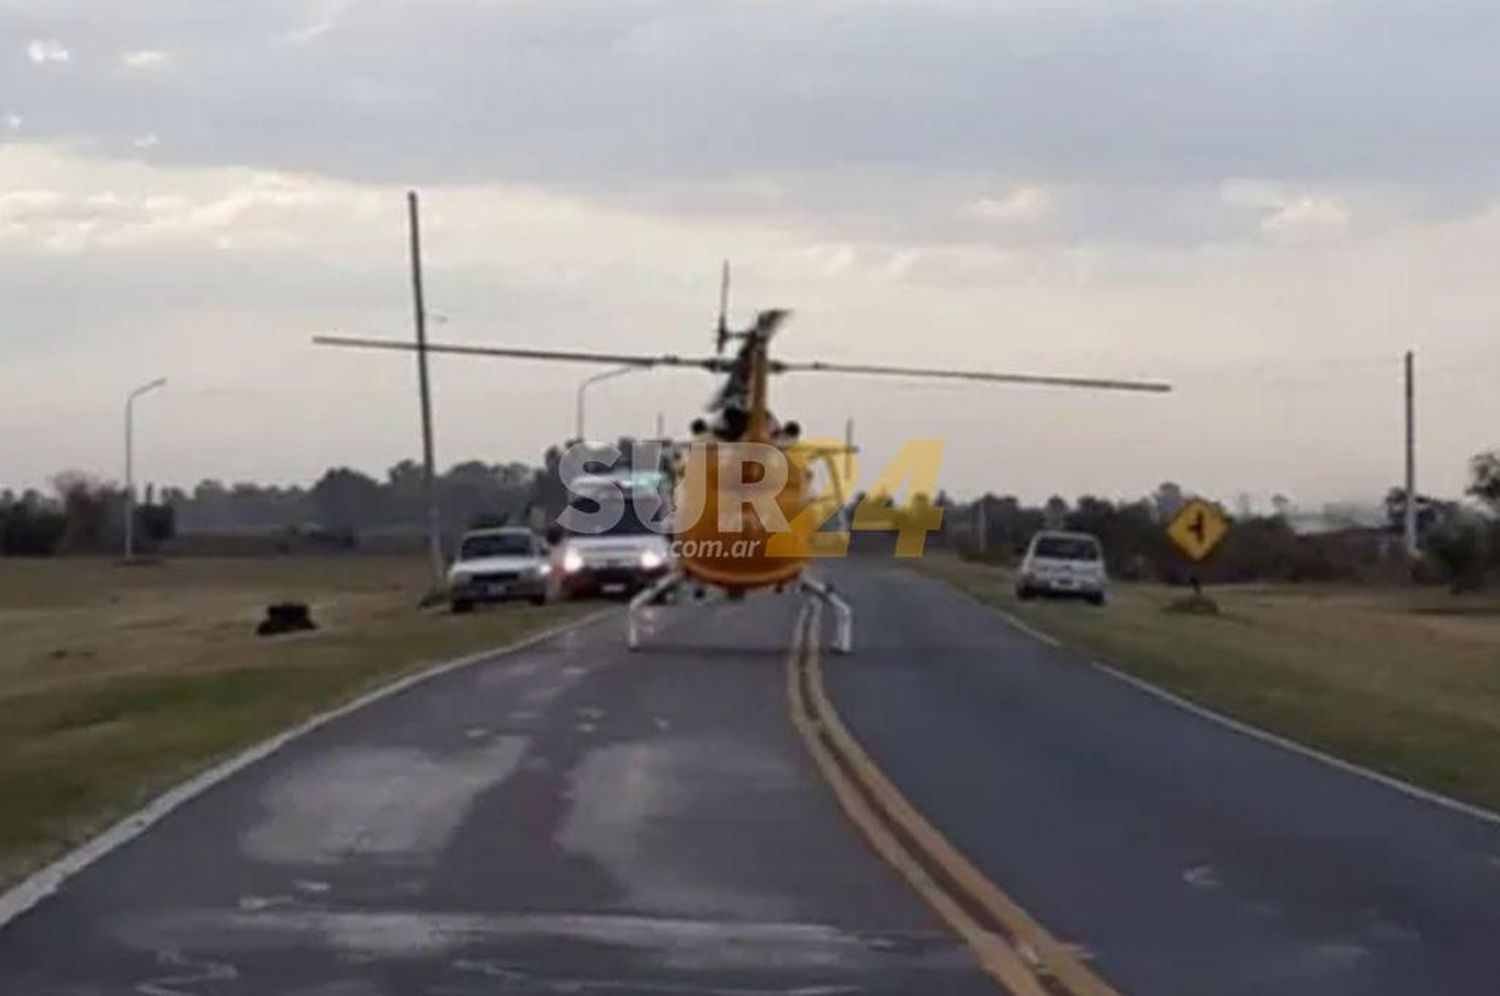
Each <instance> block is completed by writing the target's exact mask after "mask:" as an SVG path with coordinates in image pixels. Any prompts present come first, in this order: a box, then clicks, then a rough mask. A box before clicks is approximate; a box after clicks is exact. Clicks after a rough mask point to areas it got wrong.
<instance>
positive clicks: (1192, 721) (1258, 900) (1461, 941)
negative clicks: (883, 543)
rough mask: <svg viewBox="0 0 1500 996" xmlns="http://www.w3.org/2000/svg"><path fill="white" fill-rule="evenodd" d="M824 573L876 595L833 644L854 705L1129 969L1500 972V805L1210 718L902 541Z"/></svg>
mask: <svg viewBox="0 0 1500 996" xmlns="http://www.w3.org/2000/svg"><path fill="white" fill-rule="evenodd" d="M827 573H828V574H829V575H830V576H831V577H832V578H833V579H834V580H835V581H836V582H837V583H838V585H839V587H840V588H841V589H842V590H843V591H844V592H845V594H847V595H848V596H849V597H850V598H851V600H852V601H853V602H854V604H855V605H857V606H858V610H859V615H858V621H857V633H858V640H859V646H858V651H857V653H856V654H855V655H854V656H852V657H849V658H837V657H828V656H826V655H825V658H824V668H825V670H826V671H827V681H828V687H829V690H830V693H831V695H832V698H833V700H834V702H835V703H836V704H837V706H838V708H839V710H840V712H841V713H842V715H843V718H844V720H845V722H846V723H847V724H848V725H849V726H850V727H851V728H852V729H853V731H854V733H855V734H856V736H858V737H859V738H860V740H861V741H862V742H863V744H864V745H865V747H866V749H867V750H869V752H870V753H871V754H872V755H873V757H874V758H875V760H876V761H877V762H878V763H879V765H880V767H881V768H882V769H883V770H884V771H885V773H886V774H887V775H888V776H889V777H891V778H892V779H893V780H894V781H895V782H896V783H897V784H898V785H899V786H900V787H901V788H902V790H903V791H904V793H905V794H906V795H907V796H908V798H909V799H910V800H911V801H912V802H913V803H915V804H916V806H917V808H918V809H919V810H921V811H922V812H923V814H924V815H925V816H926V817H927V818H928V819H929V820H931V821H932V822H934V823H935V824H936V825H937V826H938V827H940V828H941V829H942V830H943V831H944V833H945V834H946V835H947V836H948V837H949V839H950V840H952V841H953V842H954V843H955V844H956V845H958V847H959V848H960V850H962V851H963V852H964V853H966V854H967V856H968V857H969V858H970V859H971V860H972V861H974V863H975V864H977V865H979V866H980V867H981V868H982V869H983V870H984V871H985V873H986V874H987V875H988V876H989V877H990V878H991V879H992V880H993V881H995V882H996V883H998V884H999V885H1000V886H1001V887H1002V888H1003V889H1004V890H1005V891H1006V892H1007V893H1008V894H1009V895H1010V896H1011V898H1013V899H1015V900H1017V901H1019V902H1020V903H1021V905H1022V906H1024V907H1025V908H1026V909H1027V910H1029V911H1030V912H1031V913H1032V914H1033V915H1034V916H1035V917H1036V918H1037V919H1039V920H1040V921H1041V923H1042V924H1044V925H1045V926H1046V927H1047V928H1049V929H1050V930H1051V932H1052V933H1053V934H1054V935H1056V936H1058V937H1059V938H1060V939H1061V940H1064V941H1068V942H1073V943H1077V944H1080V945H1082V946H1083V947H1084V948H1085V949H1086V950H1087V951H1089V952H1090V953H1092V955H1093V957H1094V961H1093V967H1094V968H1095V969H1096V970H1097V971H1098V972H1099V973H1100V974H1101V975H1102V976H1103V977H1104V978H1106V979H1107V980H1109V982H1111V983H1112V984H1113V985H1115V986H1116V987H1118V988H1120V989H1121V990H1123V991H1125V992H1128V993H1137V994H1155V996H1175V994H1181V996H1204V994H1214V996H1234V994H1257V996H1261V994H1317V996H1336V994H1349V996H1355V994H1358V996H1380V994H1392V996H1395V994H1400V996H1416V994H1428V993H1431V994H1444V996H1449V994H1460V993H1475V994H1486V996H1493V994H1495V993H1497V992H1500V826H1496V825H1494V824H1491V823H1486V822H1483V821H1481V820H1479V819H1476V818H1474V817H1471V816H1466V815H1464V814H1461V813H1456V812H1453V811H1451V810H1448V809H1444V808H1441V807H1439V806H1437V805H1434V804H1432V803H1430V802H1426V801H1422V800H1419V799H1415V798H1413V797H1411V796H1408V795H1405V794H1403V793H1401V792H1398V791H1396V790H1395V789H1392V788H1390V787H1388V786H1385V785H1381V784H1378V783H1375V782H1372V781H1369V780H1367V779H1363V778H1360V777H1357V776H1355V775H1352V774H1348V773H1345V772H1341V771H1339V770H1336V769H1334V768H1332V767H1329V766H1328V765H1325V764H1322V763H1320V762H1318V761H1316V760H1314V759H1311V758H1308V757H1306V756H1303V755H1301V754H1296V753H1292V752H1290V751H1287V750H1283V749H1280V748H1278V747H1276V746H1274V745H1271V744H1267V743H1264V742H1262V741H1259V740H1256V739H1253V738H1251V737H1248V736H1246V735H1244V734H1241V733H1237V732H1235V731H1233V730H1230V729H1227V728H1225V727H1223V726H1220V725H1217V724H1214V723H1211V722H1209V721H1207V720H1205V719H1203V718H1201V717H1199V716H1196V715H1193V714H1191V713H1188V712H1186V711H1184V710H1182V709H1179V708H1177V707H1175V706H1173V705H1171V704H1169V703H1166V702H1163V701H1161V700H1160V699H1158V698H1155V697H1152V696H1150V695H1148V694H1146V693H1145V692H1142V691H1141V690H1139V689H1137V688H1134V687H1132V686H1130V685H1128V684H1126V683H1124V682H1122V681H1120V680H1118V679H1115V678H1112V677H1110V676H1108V675H1107V674H1105V673H1104V672H1102V671H1100V670H1098V669H1095V668H1093V667H1092V666H1091V665H1090V663H1089V662H1088V661H1087V660H1085V659H1080V658H1079V657H1077V656H1076V655H1074V654H1071V653H1069V652H1068V651H1065V650H1062V649H1059V648H1054V647H1050V646H1047V645H1045V644H1043V643H1041V642H1039V641H1037V640H1036V639H1034V638H1032V637H1031V636H1028V635H1027V634H1025V633H1023V632H1021V631H1019V630H1018V629H1016V628H1014V627H1012V626H1011V625H1010V624H1008V623H1007V622H1006V621H1005V619H1004V618H1003V617H1002V616H1000V615H999V614H998V613H996V612H994V611H993V610H991V609H988V608H986V607H984V606H981V605H978V604H976V603H975V602H973V601H970V600H969V599H967V598H965V597H963V596H959V595H957V594H955V593H954V592H953V591H952V590H951V589H949V588H948V587H946V586H945V585H943V584H942V583H941V582H939V581H935V580H931V579H927V578H924V577H920V576H917V575H915V574H914V573H912V572H909V571H906V570H904V569H902V568H900V567H897V566H893V565H890V563H889V561H886V562H884V564H883V565H880V566H875V565H873V564H865V565H852V564H850V565H830V567H829V568H828V569H827ZM1077 611H1080V612H1090V611H1100V610H1097V609H1091V608H1089V607H1087V606H1082V605H1080V606H1078V607H1077ZM1103 611H1108V610H1107V609H1105V610H1103Z"/></svg>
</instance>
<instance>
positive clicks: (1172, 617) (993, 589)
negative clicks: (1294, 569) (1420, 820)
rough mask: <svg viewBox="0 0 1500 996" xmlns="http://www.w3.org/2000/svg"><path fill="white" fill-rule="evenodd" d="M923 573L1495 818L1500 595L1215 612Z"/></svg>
mask: <svg viewBox="0 0 1500 996" xmlns="http://www.w3.org/2000/svg"><path fill="white" fill-rule="evenodd" d="M920 569H922V570H924V571H926V572H928V573H931V574H934V575H937V576H938V577H941V578H944V579H946V580H948V581H949V582H951V583H952V584H954V585H956V586H958V587H959V588H961V589H963V590H964V591H967V592H969V593H970V594H972V595H974V596H976V597H978V598H980V599H981V600H983V601H987V602H990V603H993V604H995V605H998V606H1000V607H1002V608H1004V609H1006V610H1007V611H1009V612H1011V613H1013V614H1014V615H1015V616H1016V617H1017V618H1020V619H1022V620H1023V621H1025V622H1027V623H1028V624H1030V625H1032V626H1035V627H1036V628H1038V629H1040V630H1042V631H1044V632H1047V633H1049V634H1051V635H1053V636H1055V637H1057V638H1058V639H1060V640H1062V641H1063V643H1064V644H1066V645H1068V646H1070V647H1074V648H1077V649H1079V650H1082V651H1083V652H1085V653H1087V654H1089V655H1092V656H1093V657H1096V658H1098V659H1100V660H1104V661H1107V662H1108V663H1110V664H1113V665H1115V666H1116V667H1119V668H1120V669H1121V670H1124V671H1127V672H1129V673H1131V674H1134V675H1137V676H1139V677H1141V678H1144V679H1146V680H1148V681H1150V682H1152V683H1154V684H1156V685H1158V686H1160V687H1162V688H1166V689H1169V690H1171V691H1174V692H1177V693H1178V694H1181V695H1184V696H1186V697H1188V698H1191V699H1193V700H1195V701H1197V702H1200V703H1202V704H1204V705H1207V706H1210V707H1212V708H1214V709H1216V710H1218V711H1220V712H1224V713H1227V714H1229V715H1231V716H1234V717H1236V718H1239V719H1242V720H1246V721H1248V722H1251V723H1253V724H1255V725H1257V726H1260V727H1262V728H1264V729H1267V730H1271V731H1274V732H1276V733H1280V734H1282V735H1285V736H1288V737H1291V738H1292V739H1294V740H1297V741H1299V742H1301V743H1304V744H1308V745H1310V746H1315V747H1319V748H1322V749H1324V750H1327V751H1329V752H1330V753H1333V754H1336V755H1338V756H1340V757H1344V758H1347V759H1349V760H1352V761H1357V762H1359V763H1361V764H1364V765H1367V766H1369V767H1372V768H1375V769H1377V770H1380V771H1384V772H1387V773H1389V774H1393V775H1396V776H1397V777H1400V778H1403V779H1406V780H1408V781H1411V782H1414V783H1416V784H1419V785H1423V786H1425V787H1428V788H1432V789H1436V790H1438V791H1441V792H1445V793H1448V794H1451V795H1454V796H1456V797H1459V798H1462V799H1467V800H1470V801H1473V802H1477V803H1479V804H1481V805H1484V806H1486V807H1488V808H1490V809H1493V810H1497V811H1500V598H1497V597H1495V596H1493V595H1488V596H1485V595H1465V596H1459V597H1455V596H1452V595H1449V594H1447V593H1446V592H1444V591H1442V590H1433V589H1396V588H1391V589H1378V588H1373V589H1372V588H1341V587H1326V586H1293V585H1267V586H1236V587H1227V588H1220V589H1211V590H1210V591H1209V594H1211V595H1212V596H1213V597H1214V598H1215V599H1216V600H1217V601H1218V603H1219V605H1220V607H1221V609H1222V614H1221V615H1219V616H1217V617H1214V616H1195V615H1185V614H1181V613H1173V612H1167V611H1164V609H1165V607H1166V606H1167V604H1168V603H1170V602H1172V601H1173V600H1175V599H1178V598H1181V597H1182V595H1183V594H1184V592H1183V590H1182V589H1177V588H1166V587H1163V586H1160V585H1147V584H1117V585H1116V586H1115V588H1114V590H1113V592H1112V599H1113V600H1112V602H1111V604H1110V605H1109V606H1108V607H1107V608H1104V609H1093V608H1089V607H1088V606H1085V605H1082V604H1075V603H1039V602H1024V603H1023V602H1021V601H1020V600H1018V599H1017V598H1016V597H1015V594H1014V592H1013V590H1012V578H1011V575H1010V574H1009V573H1008V572H1007V571H1004V570H1002V569H999V568H995V567H991V566H984V565H979V564H974V563H968V562H963V561H960V560H957V559H956V558H952V557H931V558H927V559H925V560H924V561H922V562H921V568H920Z"/></svg>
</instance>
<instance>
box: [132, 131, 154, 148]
mask: <svg viewBox="0 0 1500 996" xmlns="http://www.w3.org/2000/svg"><path fill="white" fill-rule="evenodd" d="M130 144H131V145H133V146H135V147H136V148H137V149H153V148H155V147H156V146H158V145H160V144H161V137H160V136H158V135H157V134H156V132H154V131H148V132H146V134H144V135H141V136H139V137H138V138H136V140H135V141H134V142H131V143H130Z"/></svg>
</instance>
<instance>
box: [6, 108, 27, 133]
mask: <svg viewBox="0 0 1500 996" xmlns="http://www.w3.org/2000/svg"><path fill="white" fill-rule="evenodd" d="M0 123H3V124H4V125H5V131H6V132H7V133H8V134H11V135H14V134H15V133H16V132H18V131H20V130H21V125H23V124H25V123H26V119H25V118H23V117H21V115H19V114H17V113H16V112H15V111H6V112H5V114H4V115H3V116H0Z"/></svg>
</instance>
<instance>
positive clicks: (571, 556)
mask: <svg viewBox="0 0 1500 996" xmlns="http://www.w3.org/2000/svg"><path fill="white" fill-rule="evenodd" d="M563 570H565V571H567V572H568V573H569V574H577V573H578V572H579V571H581V570H583V554H581V553H579V552H578V551H577V550H569V551H568V552H567V553H565V554H563Z"/></svg>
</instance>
